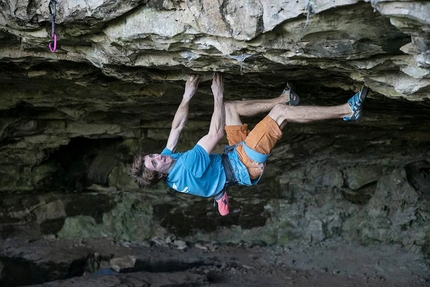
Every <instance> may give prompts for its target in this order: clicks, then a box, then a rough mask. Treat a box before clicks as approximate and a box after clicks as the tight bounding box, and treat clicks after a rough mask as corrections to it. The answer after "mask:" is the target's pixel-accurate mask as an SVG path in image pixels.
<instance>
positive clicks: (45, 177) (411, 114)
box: [0, 0, 430, 266]
mask: <svg viewBox="0 0 430 287" xmlns="http://www.w3.org/2000/svg"><path fill="white" fill-rule="evenodd" d="M48 4H49V1H45V0H44V1H39V0H34V1H23V0H17V1H4V0H0V159H1V160H0V193H1V197H0V205H1V207H2V208H0V242H4V241H6V240H8V239H10V238H17V237H18V238H24V239H26V240H30V241H32V240H37V239H40V238H44V237H47V236H55V237H57V238H61V239H70V238H74V239H76V238H90V237H96V238H100V237H109V238H116V239H118V240H125V241H131V242H135V241H141V240H148V239H150V238H154V237H163V236H169V235H172V234H173V235H175V236H177V237H178V238H181V240H186V241H187V242H197V241H200V240H202V241H212V240H214V241H217V242H224V243H228V242H230V243H231V242H232V243H240V242H243V241H244V242H260V243H264V244H276V245H281V246H289V245H302V246H304V245H306V246H307V245H311V246H312V245H317V244H321V243H324V242H326V241H328V240H332V241H339V242H359V243H361V244H365V245H377V244H382V245H390V246H392V245H396V246H397V245H399V246H402V247H403V248H405V249H406V250H407V251H408V252H411V253H413V254H420V256H422V258H428V257H429V255H430V251H429V250H430V227H429V226H430V225H429V218H430V213H429V212H430V210H429V208H428V206H429V205H428V203H429V199H430V191H429V190H430V189H429V186H430V183H429V174H430V164H429V155H430V152H429V148H428V147H429V144H430V119H429V116H428V115H429V111H430V100H429V99H430V48H429V46H430V42H429V41H430V40H429V39H430V20H429V19H430V3H429V2H427V1H377V0H372V1H358V0H337V1H322V0H308V1H286V0H285V1H283V0H278V1H257V0H242V1H240V0H237V1H233V0H230V1H211V0H202V1H144V0H141V1H58V3H57V14H56V21H55V24H56V25H55V32H56V35H57V37H58V43H57V51H56V52H55V53H51V52H49V49H48V47H47V45H48V43H49V42H50V41H52V39H51V37H50V36H51V27H52V26H51V18H50V13H49V9H48ZM214 71H217V72H223V73H224V75H225V78H226V87H225V91H226V93H225V98H226V100H242V99H259V98H273V97H275V96H277V95H279V94H280V92H281V91H282V89H283V88H284V86H285V82H286V81H287V80H292V81H295V82H296V84H297V91H298V93H299V95H300V97H301V104H303V105H334V104H340V103H344V102H345V101H346V100H347V99H348V98H349V97H350V96H352V95H353V94H354V93H355V92H356V91H357V90H358V89H359V88H360V87H361V86H362V85H363V84H365V85H366V86H368V87H370V88H371V90H372V92H371V93H370V95H369V97H368V99H367V100H366V102H365V104H364V116H363V119H362V121H361V122H358V123H347V122H342V121H338V120H333V121H327V122H317V123H311V124H303V125H299V124H288V125H287V127H286V129H285V130H284V136H283V138H282V139H281V141H280V142H279V144H278V145H277V147H276V148H275V150H274V151H273V156H272V157H271V158H270V159H269V162H268V168H267V170H266V173H265V175H264V177H263V179H262V182H261V184H260V185H259V186H257V187H253V188H241V187H236V188H231V189H230V191H229V195H230V200H231V208H232V212H231V214H230V215H229V216H228V217H225V218H222V217H220V216H219V215H218V214H217V211H216V209H215V208H213V206H212V203H213V201H212V199H205V198H195V197H190V196H186V195H180V194H176V193H174V192H172V191H171V190H168V189H167V188H166V187H164V186H162V185H159V186H157V187H156V188H154V189H148V190H139V189H138V188H137V186H136V184H135V183H134V182H132V181H131V180H130V178H129V176H128V174H127V173H128V166H129V164H130V162H131V160H132V157H133V155H134V154H136V153H138V152H141V151H144V152H159V151H160V150H161V149H162V148H163V147H164V144H165V140H166V138H167V136H168V133H169V129H170V122H171V120H172V117H173V114H174V112H175V110H176V107H177V105H178V104H179V102H180V99H181V95H182V93H183V87H184V79H185V78H186V75H187V74H189V73H198V74H201V75H202V76H203V81H202V82H201V84H200V89H199V92H198V94H197V95H196V96H195V99H194V100H193V102H192V105H191V108H190V119H189V122H188V124H187V129H186V130H185V131H184V133H183V135H182V137H181V144H180V147H179V150H182V151H183V150H186V149H188V148H190V147H192V146H193V145H194V144H195V143H196V142H197V140H198V139H199V138H200V137H201V136H203V135H204V134H205V132H206V131H207V128H208V124H209V120H210V117H211V112H212V98H211V93H210V80H211V78H212V73H213V72H214ZM260 118H261V117H255V118H248V119H246V122H249V123H250V124H251V125H253V124H255V123H256V122H257V121H258V120H259V119H260ZM225 143H226V142H225V141H224V142H221V143H220V144H219V146H218V147H217V151H221V150H222V147H223V145H225ZM0 261H1V260H0ZM0 266H2V263H1V262H0Z"/></svg>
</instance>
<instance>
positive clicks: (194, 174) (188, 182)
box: [161, 145, 226, 197]
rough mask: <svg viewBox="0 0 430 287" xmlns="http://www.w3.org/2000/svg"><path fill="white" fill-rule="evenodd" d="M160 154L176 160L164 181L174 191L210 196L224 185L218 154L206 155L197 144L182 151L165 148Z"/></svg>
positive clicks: (224, 179) (222, 169)
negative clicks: (177, 151) (174, 151)
mask: <svg viewBox="0 0 430 287" xmlns="http://www.w3.org/2000/svg"><path fill="white" fill-rule="evenodd" d="M161 154H162V155H168V156H171V157H172V158H173V159H175V160H176V162H175V164H174V165H173V167H172V169H171V170H170V171H169V175H168V176H167V178H166V179H165V183H166V184H167V185H168V186H169V187H171V188H173V189H174V190H176V191H179V192H182V193H189V194H193V195H198V196H203V197H211V196H215V195H216V194H218V193H219V192H220V191H222V190H223V188H224V186H225V181H226V176H225V172H224V166H223V165H222V159H221V155H220V154H211V155H208V154H207V153H206V151H205V150H204V149H203V148H202V147H201V146H199V145H195V146H194V148H193V149H191V150H189V151H187V152H184V153H173V152H172V151H171V150H170V149H168V148H165V149H164V150H163V151H162V152H161Z"/></svg>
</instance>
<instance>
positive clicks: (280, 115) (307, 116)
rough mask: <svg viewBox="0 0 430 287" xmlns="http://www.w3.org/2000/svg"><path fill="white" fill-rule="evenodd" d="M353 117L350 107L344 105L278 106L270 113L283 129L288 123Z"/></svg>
mask: <svg viewBox="0 0 430 287" xmlns="http://www.w3.org/2000/svg"><path fill="white" fill-rule="evenodd" d="M350 115H351V108H350V107H349V105H348V104H347V103H346V104H343V105H338V106H331V107H321V106H319V107H318V106H296V107H292V106H287V105H281V104H279V105H276V106H274V107H273V109H272V110H271V111H270V113H269V116H270V117H271V118H272V119H274V120H275V121H276V122H277V123H278V125H279V126H280V127H281V129H282V128H283V127H284V126H285V124H286V123H289V122H291V123H309V122H313V121H320V120H328V119H342V118H344V117H347V116H350Z"/></svg>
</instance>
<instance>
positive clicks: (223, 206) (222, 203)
mask: <svg viewBox="0 0 430 287" xmlns="http://www.w3.org/2000/svg"><path fill="white" fill-rule="evenodd" d="M215 201H216V202H217V204H218V211H219V214H221V215H222V216H226V215H227V214H229V213H230V210H229V209H228V196H227V192H225V191H224V193H223V194H222V195H221V196H220V197H219V198H218V199H217V198H215Z"/></svg>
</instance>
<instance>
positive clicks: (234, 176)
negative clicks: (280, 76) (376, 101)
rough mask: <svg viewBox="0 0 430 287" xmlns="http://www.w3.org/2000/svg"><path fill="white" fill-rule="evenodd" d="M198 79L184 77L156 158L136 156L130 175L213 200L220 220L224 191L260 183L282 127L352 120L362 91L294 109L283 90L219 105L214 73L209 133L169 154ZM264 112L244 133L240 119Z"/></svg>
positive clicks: (293, 99) (289, 92)
mask: <svg viewBox="0 0 430 287" xmlns="http://www.w3.org/2000/svg"><path fill="white" fill-rule="evenodd" d="M199 81H200V76H189V77H188V80H187V82H186V84H185V93H184V95H183V98H182V102H181V104H180V105H179V108H178V110H177V111H176V114H175V117H174V119H173V122H172V128H171V130H170V135H169V138H168V140H167V145H166V147H165V148H164V150H163V151H162V152H161V154H139V155H136V156H135V158H134V162H133V164H132V167H131V176H132V177H133V178H134V179H135V180H136V181H137V183H138V184H139V185H140V186H141V187H144V186H151V185H155V184H157V183H158V182H159V181H160V180H163V181H164V182H165V183H166V184H167V185H168V186H169V187H171V188H173V189H174V190H176V191H178V192H182V193H188V194H192V195H197V196H202V197H214V198H215V200H216V202H217V204H218V211H219V213H220V214H221V215H222V216H225V215H227V214H228V213H229V207H228V197H227V193H226V187H227V186H230V185H235V184H239V185H245V186H251V185H255V184H257V183H258V181H259V179H260V178H261V176H262V174H263V171H264V167H265V162H266V160H267V158H268V156H269V155H270V153H271V150H272V149H273V147H274V146H275V144H276V142H277V141H278V140H279V139H280V138H281V137H282V131H281V130H282V128H283V127H284V126H285V125H286V124H287V123H308V122H312V121H318V120H326V119H336V118H339V119H343V120H345V121H349V120H353V121H355V120H358V119H360V117H361V110H362V104H363V101H364V100H365V98H366V96H367V93H368V88H366V87H363V88H362V89H361V90H360V92H358V93H357V94H355V95H354V96H353V97H352V98H350V99H349V100H348V102H347V103H345V104H342V105H338V106H330V107H322V106H297V105H298V104H299V97H298V95H297V94H296V93H295V92H294V90H293V89H291V88H290V87H289V86H288V85H287V87H286V88H285V89H284V91H283V92H282V94H281V95H280V96H279V97H277V98H274V99H267V100H247V101H232V102H225V103H224V101H223V93H224V80H223V77H222V75H221V74H218V73H215V74H214V76H213V81H212V86H211V89H212V93H213V97H214V112H213V114H212V119H211V123H210V127H209V132H208V133H207V134H206V135H205V136H204V137H202V138H201V139H200V140H199V141H198V142H197V144H196V145H195V146H194V147H193V148H192V149H191V150H189V151H186V152H183V153H175V150H176V147H177V145H178V140H179V136H180V134H181V132H182V130H183V128H184V127H185V123H186V122H187V119H188V107H189V102H190V100H191V99H192V97H193V96H194V95H195V93H196V92H197V87H198V84H199ZM264 112H269V114H268V115H267V116H266V117H265V118H264V119H263V120H262V121H260V122H259V123H258V124H257V125H256V126H255V128H254V129H253V130H252V131H250V130H249V129H248V125H247V124H243V123H242V121H241V120H240V116H253V115H256V114H260V113H264ZM224 130H225V133H226V135H227V140H228V144H229V146H227V147H226V148H225V149H224V153H223V154H212V151H213V149H214V148H215V146H216V144H217V143H218V141H219V140H221V139H222V138H223V136H224Z"/></svg>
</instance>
